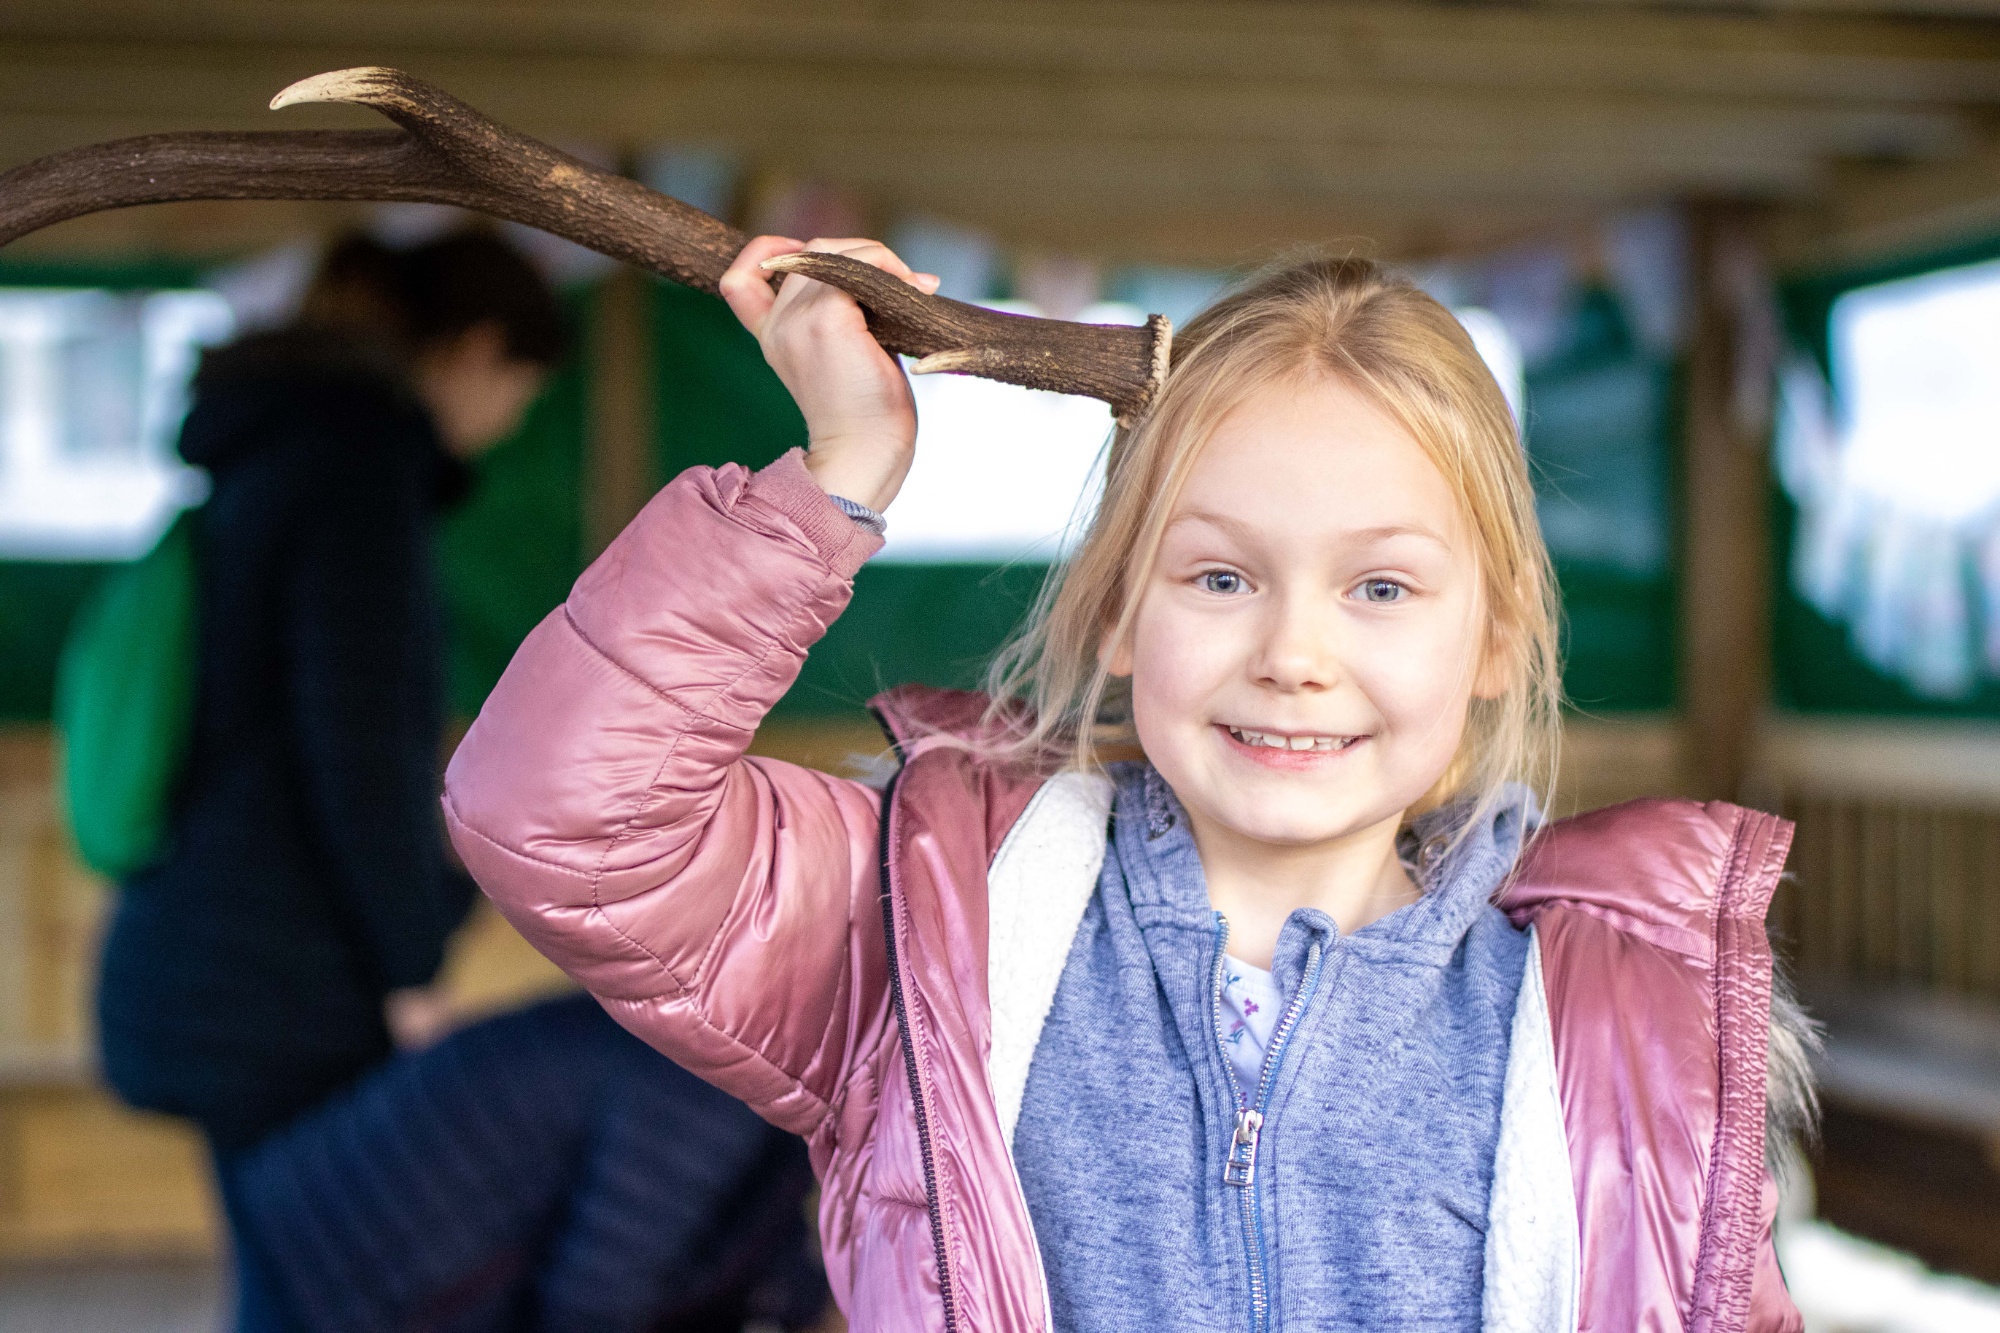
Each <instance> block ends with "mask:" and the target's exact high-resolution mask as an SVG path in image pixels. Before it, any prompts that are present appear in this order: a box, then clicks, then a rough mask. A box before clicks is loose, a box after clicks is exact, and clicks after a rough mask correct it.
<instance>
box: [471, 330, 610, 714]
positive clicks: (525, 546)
mask: <svg viewBox="0 0 2000 1333" xmlns="http://www.w3.org/2000/svg"><path fill="white" fill-rule="evenodd" d="M587 429H588V385H587V379H586V376H585V372H584V369H583V367H582V366H580V365H578V364H576V363H575V361H572V363H571V364H570V365H568V366H566V367H565V368H564V369H562V370H561V371H559V372H558V373H557V374H556V375H555V377H554V378H553V379H552V380H551V381H550V382H549V385H548V387H547V388H546V389H545V390H543V392H542V396H541V397H540V398H539V399H537V400H536V402H535V404H534V406H533V407H532V408H530V409H529V411H528V414H527V416H526V417H525V418H524V419H523V420H522V422H521V426H520V429H519V430H517V431H515V433H514V434H513V436H512V437H510V438H509V439H507V440H506V441H504V442H503V443H501V444H499V445H498V446H496V447H495V448H494V449H493V451H492V452H491V453H489V454H487V455H486V456H485V457H484V458H482V459H480V460H479V465H478V472H479V485H478V487H477V488H476V489H475V490H474V491H473V493H472V496H471V498H470V499H468V500H467V501H466V502H465V503H464V504H463V505H461V506H460V507H459V508H458V509H456V510H454V511H453V512H452V513H451V514H450V515H449V516H448V517H447V518H446V519H445V522H444V525H443V530H442V532H441V533H440V534H439V541H438V556H439V564H440V566H441V572H442V576H443V580H444V598H445V608H446V614H447V617H448V624H449V626H450V638H451V659H450V664H449V679H450V688H451V705H452V709H453V711H454V712H456V713H458V714H460V715H461V716H467V717H469V716H471V715H472V714H474V713H477V712H478V711H479V705H480V704H481V703H483V702H485V699H486V695H487V693H488V691H490V690H491V689H492V688H493V686H494V684H495V683H496V682H498V681H499V679H500V673H501V672H502V671H504V670H506V667H507V662H508V659H510V658H511V657H513V655H514V650H515V649H516V648H518V647H519V646H520V644H521V640H522V639H524V638H526V637H527V635H528V631H529V630H531V629H533V628H534V627H535V626H536V625H537V624H538V623H540V621H541V619H542V617H543V616H546V615H547V614H548V613H549V612H550V611H551V610H553V609H554V608H555V607H557V606H558V605H560V604H561V603H562V600H563V598H565V597H567V596H568V595H569V589H570V584H572V583H574V582H575V581H576V576H577V575H578V574H580V573H581V572H582V571H583V455H584V439H585V433H586V431H587Z"/></svg>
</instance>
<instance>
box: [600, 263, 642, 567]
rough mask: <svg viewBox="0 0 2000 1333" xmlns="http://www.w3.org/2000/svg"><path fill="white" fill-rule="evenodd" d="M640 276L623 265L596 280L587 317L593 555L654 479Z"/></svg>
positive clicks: (636, 509) (633, 511) (626, 518)
mask: <svg viewBox="0 0 2000 1333" xmlns="http://www.w3.org/2000/svg"><path fill="white" fill-rule="evenodd" d="M649 281H650V279H648V278H647V277H646V276H645V275H643V274H641V273H640V272H639V271H638V270H637V269H632V268H627V267H625V266H623V265H621V266H619V267H618V268H616V269H614V270H612V272H611V274H610V275H609V276H608V277H606V278H605V279H604V281H603V282H602V283H600V284H599V285H598V289H597V293H596V299H595V301H594V303H593V308H592V314H591V323H590V368H591V378H590V432H589V435H588V436H587V440H588V450H589V452H588V454H587V456H586V458H585V462H584V474H583V504H584V514H583V531H584V542H585V546H586V548H587V549H586V551H585V554H586V555H587V556H589V557H591V558H595V557H596V556H597V554H598V553H599V552H601V551H602V550H603V549H604V548H605V547H606V546H609V545H610V544H611V539H612V538H613V537H616V536H617V535H618V534H619V533H620V532H622V531H623V530H624V528H625V525H626V524H627V523H630V522H631V521H632V518H633V516H634V515H635V514H637V513H638V512H639V511H640V510H641V509H642V508H644V507H645V504H646V501H647V500H649V499H651V498H652V495H653V491H654V490H655V489H657V487H658V486H659V478H658V476H657V475H656V474H657V471H658V469H657V468H656V467H655V465H654V449H653V438H654V430H653V392H652V384H653V338H652V311H651V306H650V304H649V301H648V297H649V296H650V293H649V291H648V289H647V288H648V283H649Z"/></svg>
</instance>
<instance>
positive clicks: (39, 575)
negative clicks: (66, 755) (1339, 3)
mask: <svg viewBox="0 0 2000 1333" xmlns="http://www.w3.org/2000/svg"><path fill="white" fill-rule="evenodd" d="M103 572H104V566H103V565H100V564H68V563H64V564H54V563H46V564H45V563H43V562H41V561H31V560H10V561H5V562H0V718H4V719H6V720H8V721H23V722H41V721H45V720H47V718H48V716H49V710H50V707H51V705H52V703H53V696H54V693H55V678H56V658H57V657H58V656H59V655H60V654H61V652H62V641H63V636H64V635H65V634H67V633H68V632H69V622H70V619H71V617H73V616H75V614H76V610H77V607H78V606H79V605H81V604H82V602H83V599H84V597H85V596H86V595H87V594H88V593H89V592H90V589H91V586H92V585H93V584H95V583H96V581H97V579H98V576H99V575H101V574H102V573H103Z"/></svg>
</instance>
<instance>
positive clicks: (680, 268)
mask: <svg viewBox="0 0 2000 1333" xmlns="http://www.w3.org/2000/svg"><path fill="white" fill-rule="evenodd" d="M306 102H347V103H352V104H355V105H358V106H366V107H370V108H373V109H374V110H376V111H379V112H381V113H382V114H383V115H385V116H387V117H388V118H389V119H390V120H392V121H394V122H396V124H398V125H399V126H401V127H402V128H401V130H378V131H344V130H308V131H289V132H287V131H266V132H263V133H250V134H219V133H198V132H190V133H184V134H153V135H146V136H143V137H141V138H136V139H123V140H118V141H116V142H113V143H105V144H96V145H93V146H90V147H87V148H77V149H71V150H70V151H68V152H63V153H56V154H52V155H51V156H48V157H44V158H41V159H38V160H37V161H34V162H30V163H28V164H26V165H25V166H21V167H16V168H14V169H13V170H12V171H9V172H6V173H4V174H0V245H5V244H7V243H8V242H10V241H12V240H14V239H16V238H18V237H20V236H24V235H26V234H27V233H29V232H31V231H36V230H38V229H40V228H42V227H46V226H50V225H51V224H53V223H56V222H61V221H63V220H65V219H68V218H73V217H80V216H82V215H83V214H86V213H96V212H102V211H104V210H106V209H112V208H126V207H130V206H132V205H135V204H149V203H165V202H168V201H172V200H186V199H347V200H370V201H408V200H415V201H422V202H428V203H440V204H454V205H457V206H459V207H462V208H468V209H472V210H474V211H477V212H481V213H487V214H490V215H492V216H494V217H499V218H504V219H506V220H508V221H511V222H520V223H525V224H526V225H528V226H531V227H536V228H539V229H540V230H542V231H546V232H550V233H553V234H554V235H557V236H561V237H563V238H564V239H566V240H570V241H574V242H576V243H577V244H579V245H583V246H587V247H588V248H590V249H592V250H596V251H598V252H600V253H602V254H606V255H610V256H612V257H613V258H616V259H622V260H624V261H626V262H628V263H631V264H636V265H638V266H639V267H642V268H646V269H650V270H652V271H653V272H655V273H658V274H661V275H662V276H664V277H668V278H671V279H673V280H674V281H675V282H678V283H681V284H683V285H684V286H689V287H694V288H697V289H698V290H701V291H707V292H713V291H715V290H716V285H717V283H718V282H719V281H720V279H721V277H722V274H723V272H724V271H725V270H726V269H727V268H728V267H729V264H730V261H732V260H733V259H734V258H735V257H736V254H737V252H738V251H740V250H741V249H742V248H743V244H744V241H745V239H746V238H745V237H744V236H743V234H742V233H741V232H739V231H737V230H736V229H735V228H733V227H730V226H728V225H727V224H725V223H722V222H719V221H717V220H716V219H714V218H712V217H710V216H708V215H707V214H706V213H703V212H701V211H700V210H699V209H696V208H691V207H689V206H688V205H686V204H684V203H681V202H680V201H679V200H677V199H670V198H668V197H667V196H666V195H663V194H660V193H658V192H657V191H654V190H649V189H647V188H646V187H645V186H643V185H640V184H639V183H638V182H636V181H632V180H628V179H626V178H625V177H623V176H617V175H613V174H612V173H610V172H605V171H600V170H598V169H597V168H595V167H592V166H590V165H589V164H587V163H584V162H580V161H578V160H577V159H575V158H573V157H571V156H569V155H568V154H566V153H562V152H559V151H557V150H556V149H554V148H551V147H549V146H548V145H547V144H544V143H541V142H539V141H538V140H535V139H531V138H529V137H527V136H526V135H523V134H517V133H515V132H514V131H512V130H509V129H506V128H505V127H503V126H501V125H498V124H495V123H494V122H493V121H491V120H488V119H487V118H486V117H485V116H482V115H481V114H479V112H477V111H475V110H473V109H472V108H471V107H469V106H467V105H466V104H465V103H463V102H460V101H459V100H458V99H456V98H454V97H452V96H450V95H449V94H447V93H445V92H443V91H441V90H439V89H437V88H434V87H432V86H431V85H430V84H427V83H425V82H423V81H422V80H420V79H416V78H412V77H411V76H410V75H408V74H405V73H403V72H401V71H400V70H393V69H386V68H381V67H377V66H367V67H362V68H357V69H345V70H335V71H333V72H331V73H327V74H319V75H315V76H313V77H312V78H309V79H302V80H300V81H299V82H297V83H295V84H293V85H291V86H290V87H289V88H286V89H285V90H284V91H283V92H281V93H279V94H278V95H277V97H275V98H273V99H272V101H271V106H272V109H273V110H277V109H281V108H283V107H287V106H294V105H297V104H300V103H306ZM766 267H767V268H769V269H772V270H774V271H777V272H781V273H798V274H800V275H802V276H806V277H811V278H814V279H816V280H818V281H820V282H825V283H828V284H830V285H832V286H835V287H839V288H840V289H841V290H843V291H845V292H848V293H849V294H850V295H852V296H853V297H854V298H855V299H856V300H857V301H859V302H860V303H861V305H862V306H863V307H864V308H865V309H866V310H867V311H868V326H869V329H870V331H871V332H873V333H874V335H875V337H876V339H877V340H878V341H879V342H880V343H881V344H882V345H883V346H884V347H885V348H887V349H888V350H890V351H892V352H900V353H903V354H905V355H908V356H914V357H917V358H919V361H918V364H917V366H916V369H917V370H919V371H942V372H948V373H957V374H972V375H980V376H983V377H985V378H988V379H997V380H1003V381H1005V382H1007V383H1010V384H1021V385H1026V386H1028V387H1030V388H1036V389H1050V390H1053V391H1055V392H1058V393H1074V394H1084V395H1087V396H1089V397H1093V398H1100V399H1102V400H1104V401H1105V402H1107V403H1109V404H1111V407H1112V410H1113V411H1114V412H1115V413H1117V415H1118V418H1119V420H1120V421H1121V422H1127V423H1129V422H1131V421H1133V420H1134V419H1136V418H1137V417H1138V415H1139V414H1140V413H1142V412H1143V411H1144V410H1145V408H1146V406H1147V404H1148V403H1149V402H1150V401H1151V399H1152V397H1153V394H1154V392H1155V391H1156V390H1157V388H1158V387H1159V384H1160V382H1161V380H1162V379H1163V378H1164V377H1165V374H1166V366H1167V350H1168V346H1169V342H1170V338H1171V336H1172V335H1171V330H1170V328H1169V326H1168V324H1167V321H1166V320H1165V319H1164V318H1162V317H1160V316H1157V315H1155V316H1154V317H1153V318H1152V319H1151V320H1150V321H1148V323H1147V324H1146V325H1145V326H1144V327H1143V328H1127V327H1120V326H1111V325H1099V324H1075V323H1070V322H1067V321H1063V320H1052V319H1033V318H1029V317H1025V316H1020V315H1004V314H1000V313H998V312H995V311H991V310H984V309H981V308H980V307H978V306H970V305H965V304H963V303H961V302H958V301H952V300H948V299H945V298H943V297H937V296H925V295H922V294H921V293H919V292H917V291H915V290H914V289H912V288H911V287H909V286H907V285H906V284H904V283H902V282H899V281H897V280H896V279H894V278H891V277H889V276H888V275H887V274H884V273H883V272H882V271H881V270H879V269H877V268H874V267H872V266H871V265H868V264H864V263H861V262H860V261H858V260H854V259H848V258H845V257H843V256H840V255H825V254H802V255H788V256H785V257H783V258H782V259H778V260H773V261H772V262H771V263H769V264H767V265H766Z"/></svg>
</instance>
